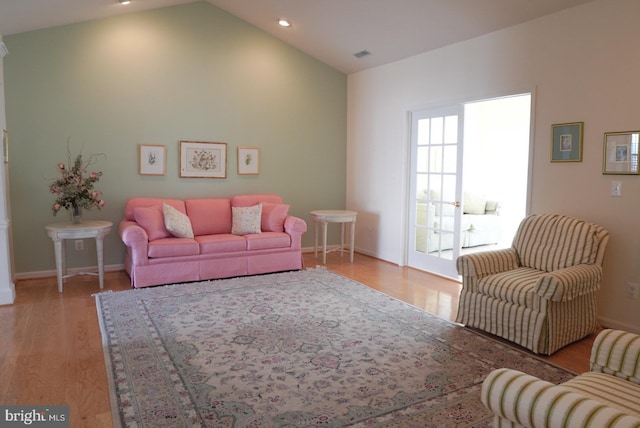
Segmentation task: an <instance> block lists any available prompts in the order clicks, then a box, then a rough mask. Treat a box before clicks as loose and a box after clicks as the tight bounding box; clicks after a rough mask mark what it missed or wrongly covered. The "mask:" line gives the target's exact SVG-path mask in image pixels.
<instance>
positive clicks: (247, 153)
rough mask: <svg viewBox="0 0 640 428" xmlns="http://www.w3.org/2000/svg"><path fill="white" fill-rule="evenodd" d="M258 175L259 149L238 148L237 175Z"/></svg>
mask: <svg viewBox="0 0 640 428" xmlns="http://www.w3.org/2000/svg"><path fill="white" fill-rule="evenodd" d="M258 174H260V149H259V148H257V147H244V146H240V147H238V175H258Z"/></svg>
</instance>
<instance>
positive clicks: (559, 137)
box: [551, 122, 584, 162]
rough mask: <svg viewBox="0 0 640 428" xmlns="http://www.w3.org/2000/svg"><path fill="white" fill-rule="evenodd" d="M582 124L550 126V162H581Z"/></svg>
mask: <svg viewBox="0 0 640 428" xmlns="http://www.w3.org/2000/svg"><path fill="white" fill-rule="evenodd" d="M583 128H584V122H572V123H557V124H555V125H551V162H582V133H583Z"/></svg>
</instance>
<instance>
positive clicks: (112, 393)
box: [93, 290, 128, 428]
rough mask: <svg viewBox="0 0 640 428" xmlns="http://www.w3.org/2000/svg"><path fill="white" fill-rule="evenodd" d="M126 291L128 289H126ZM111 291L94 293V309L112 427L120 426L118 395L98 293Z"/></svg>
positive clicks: (117, 427) (118, 427) (119, 427)
mask: <svg viewBox="0 0 640 428" xmlns="http://www.w3.org/2000/svg"><path fill="white" fill-rule="evenodd" d="M127 291H128V290H127ZM108 293H111V291H107V292H106V293H105V292H102V293H98V294H94V295H93V297H94V298H95V299H96V311H97V314H96V315H97V317H98V325H99V327H100V336H101V339H100V340H101V342H102V357H103V358H104V366H105V369H106V371H107V383H108V384H109V385H108V387H109V407H110V408H111V425H112V426H113V428H122V421H121V420H120V408H119V406H118V395H117V393H116V383H115V378H114V377H113V365H112V364H111V357H110V355H109V344H108V334H107V330H106V327H105V325H104V322H103V320H102V317H101V316H100V315H101V313H102V301H101V300H100V295H102V294H108Z"/></svg>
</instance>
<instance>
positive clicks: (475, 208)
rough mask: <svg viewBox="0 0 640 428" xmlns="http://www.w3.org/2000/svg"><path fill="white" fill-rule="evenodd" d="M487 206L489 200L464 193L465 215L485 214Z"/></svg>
mask: <svg viewBox="0 0 640 428" xmlns="http://www.w3.org/2000/svg"><path fill="white" fill-rule="evenodd" d="M486 206H487V198H485V197H484V196H478V195H474V194H473V193H467V192H465V193H464V204H463V208H464V211H463V212H464V214H484V212H485V209H486Z"/></svg>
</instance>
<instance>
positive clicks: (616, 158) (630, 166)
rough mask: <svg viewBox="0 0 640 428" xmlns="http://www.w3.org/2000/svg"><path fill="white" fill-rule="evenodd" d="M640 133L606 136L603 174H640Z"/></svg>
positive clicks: (617, 133) (611, 133)
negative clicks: (639, 159) (639, 160)
mask: <svg viewBox="0 0 640 428" xmlns="http://www.w3.org/2000/svg"><path fill="white" fill-rule="evenodd" d="M639 142H640V131H630V132H607V133H605V134H604V154H603V160H602V173H603V174H620V175H622V174H634V175H638V174H640V170H639V169H638V143H639Z"/></svg>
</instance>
